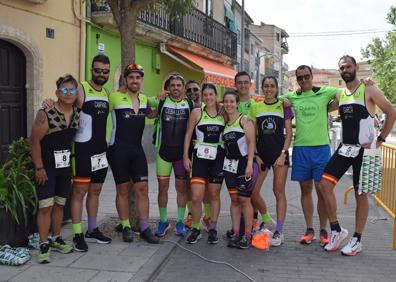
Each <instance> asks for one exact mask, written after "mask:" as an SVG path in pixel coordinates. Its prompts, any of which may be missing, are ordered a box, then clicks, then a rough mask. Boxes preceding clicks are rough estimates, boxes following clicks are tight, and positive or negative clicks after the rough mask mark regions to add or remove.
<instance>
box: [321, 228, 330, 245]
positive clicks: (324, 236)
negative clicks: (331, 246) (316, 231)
mask: <svg viewBox="0 0 396 282" xmlns="http://www.w3.org/2000/svg"><path fill="white" fill-rule="evenodd" d="M329 241H330V240H329V234H328V233H327V231H326V230H320V246H321V247H324V246H326V245H327V244H328V243H329Z"/></svg>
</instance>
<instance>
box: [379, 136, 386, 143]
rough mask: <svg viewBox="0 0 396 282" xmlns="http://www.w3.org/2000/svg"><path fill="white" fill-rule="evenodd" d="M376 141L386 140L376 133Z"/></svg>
mask: <svg viewBox="0 0 396 282" xmlns="http://www.w3.org/2000/svg"><path fill="white" fill-rule="evenodd" d="M377 142H386V140H385V138H383V137H382V136H381V135H378V137H377Z"/></svg>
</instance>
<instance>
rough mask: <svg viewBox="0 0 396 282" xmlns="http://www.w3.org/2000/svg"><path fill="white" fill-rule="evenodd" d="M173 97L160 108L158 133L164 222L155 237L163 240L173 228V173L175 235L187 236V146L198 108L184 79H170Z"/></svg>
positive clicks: (161, 201)
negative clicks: (171, 181) (172, 177)
mask: <svg viewBox="0 0 396 282" xmlns="http://www.w3.org/2000/svg"><path fill="white" fill-rule="evenodd" d="M168 90H169V96H168V97H166V98H165V99H164V100H162V101H161V102H160V103H159V104H158V107H157V114H158V122H159V123H158V127H157V132H156V142H155V144H156V147H157V148H158V153H157V158H156V168H157V179H158V186H159V187H158V207H159V211H160V222H159V224H158V226H157V230H156V232H155V235H156V236H158V237H163V236H165V234H166V233H167V231H168V230H169V228H170V223H169V221H168V215H167V205H168V190H169V178H170V174H171V171H172V167H173V171H174V174H175V178H176V181H175V186H176V192H177V206H178V208H177V222H176V228H175V234H176V235H178V236H184V235H185V234H186V229H185V228H184V224H183V219H184V213H185V210H186V201H187V197H186V182H187V177H188V176H187V171H186V170H185V168H184V165H183V142H184V135H185V133H186V129H187V122H188V118H189V116H190V112H191V110H192V109H193V108H194V105H193V103H192V101H190V100H189V99H187V98H185V97H184V79H183V77H182V76H180V75H172V76H170V77H169V87H168Z"/></svg>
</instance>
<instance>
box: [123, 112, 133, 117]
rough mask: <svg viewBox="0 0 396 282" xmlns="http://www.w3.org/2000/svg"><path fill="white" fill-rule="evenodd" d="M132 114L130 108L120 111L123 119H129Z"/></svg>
mask: <svg viewBox="0 0 396 282" xmlns="http://www.w3.org/2000/svg"><path fill="white" fill-rule="evenodd" d="M132 115H133V113H132V111H131V110H126V111H123V112H122V117H123V118H125V119H129V118H131V116H132Z"/></svg>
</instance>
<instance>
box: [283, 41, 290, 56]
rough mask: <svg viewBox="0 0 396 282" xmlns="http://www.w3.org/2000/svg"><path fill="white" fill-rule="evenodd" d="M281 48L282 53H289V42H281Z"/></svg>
mask: <svg viewBox="0 0 396 282" xmlns="http://www.w3.org/2000/svg"><path fill="white" fill-rule="evenodd" d="M281 50H282V54H288V53H289V44H287V42H286V41H284V42H282V43H281Z"/></svg>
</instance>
